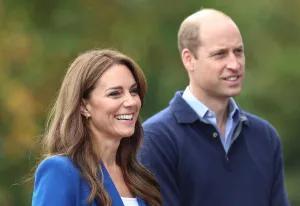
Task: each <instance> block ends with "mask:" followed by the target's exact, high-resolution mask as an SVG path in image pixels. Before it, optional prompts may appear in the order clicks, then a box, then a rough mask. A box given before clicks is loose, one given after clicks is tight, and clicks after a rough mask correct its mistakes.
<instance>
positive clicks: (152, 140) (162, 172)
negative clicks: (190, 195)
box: [139, 130, 180, 206]
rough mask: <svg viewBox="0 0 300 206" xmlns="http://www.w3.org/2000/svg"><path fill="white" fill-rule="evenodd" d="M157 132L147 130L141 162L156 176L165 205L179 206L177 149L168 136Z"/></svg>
mask: <svg viewBox="0 0 300 206" xmlns="http://www.w3.org/2000/svg"><path fill="white" fill-rule="evenodd" d="M156 132H157V131H156ZM156 132H151V131H147V130H145V132H144V143H143V145H142V148H141V150H140V152H139V160H140V161H141V163H142V164H143V165H144V166H145V167H146V168H147V169H149V170H150V171H151V172H152V173H153V174H154V175H155V177H156V179H157V181H158V183H159V185H160V188H161V193H162V199H163V205H164V206H179V205H180V195H179V194H180V192H179V187H178V182H177V180H178V178H177V175H178V174H177V169H176V168H177V167H176V165H177V149H176V147H175V145H174V143H173V142H172V140H170V139H169V138H168V136H167V135H165V134H163V133H160V134H158V133H156Z"/></svg>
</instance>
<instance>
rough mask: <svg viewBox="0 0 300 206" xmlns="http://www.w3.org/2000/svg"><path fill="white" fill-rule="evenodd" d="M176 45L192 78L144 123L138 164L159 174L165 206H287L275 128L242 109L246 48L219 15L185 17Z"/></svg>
mask: <svg viewBox="0 0 300 206" xmlns="http://www.w3.org/2000/svg"><path fill="white" fill-rule="evenodd" d="M178 47H179V51H180V54H181V59H182V62H183V65H184V67H185V69H186V71H187V74H188V77H189V85H188V87H187V88H186V89H185V91H183V92H182V91H179V92H177V93H176V94H175V97H174V98H173V99H172V100H171V102H170V104H169V106H168V107H167V108H166V109H164V110H163V111H161V112H159V113H158V114H156V115H154V116H153V117H151V118H150V119H148V120H147V121H146V122H145V123H144V125H143V126H144V132H145V142H144V145H143V148H142V151H141V153H140V158H141V161H142V162H143V163H144V165H145V166H146V167H148V168H149V169H150V170H151V171H152V172H153V173H154V174H155V175H156V177H157V179H158V181H159V183H160V185H161V191H162V196H163V202H164V205H167V206H177V205H180V206H286V205H289V203H288V200H287V194H286V191H285V188H284V174H283V173H284V172H283V162H282V151H281V144H280V141H279V137H278V135H277V133H276V131H275V129H274V128H273V127H272V126H271V125H270V124H269V123H268V122H267V121H265V120H262V119H261V118H259V117H257V116H254V115H252V114H249V113H247V112H245V111H243V110H242V109H241V108H239V107H238V106H237V104H236V103H235V101H234V99H233V98H232V97H234V96H236V95H238V94H239V93H240V92H241V89H242V83H243V79H244V75H245V74H244V73H245V56H244V45H243V40H242V37H241V34H240V31H239V29H238V27H237V25H236V24H235V23H234V22H233V20H232V19H231V18H230V17H228V16H227V15H225V14H224V13H222V12H220V11H217V10H214V9H202V10H200V11H198V12H196V13H194V14H192V15H191V16H189V17H187V18H186V19H185V20H184V21H183V22H182V24H181V26H180V29H179V32H178Z"/></svg>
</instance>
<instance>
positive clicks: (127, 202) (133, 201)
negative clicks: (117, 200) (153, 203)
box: [121, 197, 139, 206]
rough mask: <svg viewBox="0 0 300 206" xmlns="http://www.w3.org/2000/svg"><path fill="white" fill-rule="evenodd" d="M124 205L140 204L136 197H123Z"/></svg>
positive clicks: (137, 205)
mask: <svg viewBox="0 0 300 206" xmlns="http://www.w3.org/2000/svg"><path fill="white" fill-rule="evenodd" d="M121 199H122V201H123V204H124V206H139V203H138V201H137V199H136V198H134V197H121Z"/></svg>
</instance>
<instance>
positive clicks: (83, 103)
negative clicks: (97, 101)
mask: <svg viewBox="0 0 300 206" xmlns="http://www.w3.org/2000/svg"><path fill="white" fill-rule="evenodd" d="M86 106H87V102H86V100H82V101H81V104H80V114H81V115H83V116H84V117H85V118H86V119H88V118H89V117H90V116H91V114H90V112H89V111H88V109H87V107H86Z"/></svg>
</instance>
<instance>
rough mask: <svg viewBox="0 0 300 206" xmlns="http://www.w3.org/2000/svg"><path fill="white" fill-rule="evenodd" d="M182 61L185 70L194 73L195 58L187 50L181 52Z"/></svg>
mask: <svg viewBox="0 0 300 206" xmlns="http://www.w3.org/2000/svg"><path fill="white" fill-rule="evenodd" d="M181 59H182V63H183V65H184V68H185V69H186V70H187V72H192V71H193V70H194V68H195V67H194V64H195V57H194V55H193V54H192V52H191V51H190V50H189V49H187V48H185V49H183V50H182V51H181Z"/></svg>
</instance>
